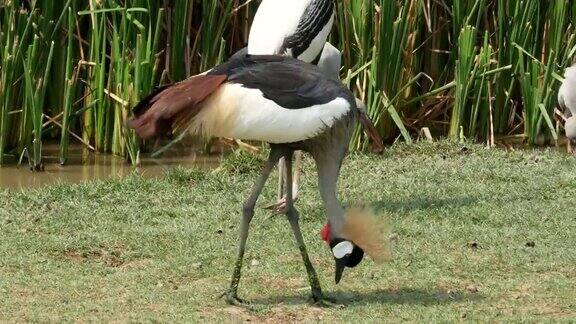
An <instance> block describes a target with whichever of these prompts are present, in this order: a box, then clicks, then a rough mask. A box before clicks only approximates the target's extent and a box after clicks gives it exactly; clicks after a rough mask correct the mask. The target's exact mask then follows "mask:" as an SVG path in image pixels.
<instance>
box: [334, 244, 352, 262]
mask: <svg viewBox="0 0 576 324" xmlns="http://www.w3.org/2000/svg"><path fill="white" fill-rule="evenodd" d="M353 249H354V245H352V243H351V242H349V241H342V242H340V243H338V244H336V245H335V246H334V247H333V248H332V254H333V255H334V257H335V258H336V259H342V258H343V257H345V256H347V255H349V254H352V250H353Z"/></svg>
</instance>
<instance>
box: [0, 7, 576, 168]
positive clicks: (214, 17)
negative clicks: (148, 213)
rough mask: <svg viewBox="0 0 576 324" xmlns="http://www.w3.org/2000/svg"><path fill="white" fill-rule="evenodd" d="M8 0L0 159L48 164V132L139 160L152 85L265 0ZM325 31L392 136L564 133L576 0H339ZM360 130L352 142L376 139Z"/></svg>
mask: <svg viewBox="0 0 576 324" xmlns="http://www.w3.org/2000/svg"><path fill="white" fill-rule="evenodd" d="M31 3H32V6H33V7H31V8H30V7H23V6H22V4H21V2H20V1H15V0H4V1H2V2H1V4H0V164H1V163H6V162H7V161H14V160H17V159H18V158H20V157H24V158H25V157H27V158H28V160H29V161H30V163H31V165H32V166H33V167H35V168H38V167H39V166H40V165H41V156H42V143H43V142H56V143H58V144H59V145H60V154H59V158H60V162H61V163H63V164H64V163H66V162H67V160H68V157H69V146H70V145H71V144H75V145H78V144H79V145H82V146H83V147H84V148H85V149H87V150H92V151H97V152H105V153H113V154H116V155H119V156H123V157H125V158H126V159H127V160H128V161H129V162H131V163H134V164H137V163H138V161H139V156H140V151H141V149H142V148H144V147H146V146H150V145H151V144H153V143H146V142H144V143H141V142H140V141H139V140H138V139H137V138H136V136H135V135H134V134H133V132H132V131H131V130H129V129H128V128H127V127H126V123H127V121H128V119H129V118H130V117H131V111H130V109H131V107H132V106H133V105H134V104H136V103H137V102H138V101H139V100H140V99H142V98H143V97H144V96H146V95H147V94H148V93H150V92H151V91H152V90H153V89H154V88H155V87H157V86H159V85H163V84H166V83H170V82H177V81H179V80H182V79H184V78H186V77H189V76H191V75H194V74H197V73H199V72H203V71H205V70H207V69H210V68H211V67H213V66H215V65H216V64H218V63H220V62H222V61H224V60H225V59H226V58H227V57H229V56H230V55H231V54H233V53H234V52H235V51H236V50H238V49H240V48H242V47H243V46H245V44H246V42H247V37H248V32H249V28H250V21H251V20H252V17H253V15H254V13H255V11H256V8H257V6H258V1H251V2H249V3H248V2H247V1H245V0H214V1H201V0H175V1H164V2H162V1H150V0H126V1H118V0H68V1H31ZM336 3H337V15H336V23H335V28H334V31H333V33H332V36H331V38H330V41H331V42H332V43H333V44H334V45H336V46H337V47H338V48H340V49H341V50H342V53H343V62H344V67H343V69H342V78H343V82H344V83H345V84H347V85H348V86H349V87H350V88H351V89H352V90H353V91H354V92H355V94H356V96H358V97H359V98H361V99H362V100H363V101H364V102H365V104H366V107H367V109H368V113H369V115H370V116H371V117H372V118H373V120H374V121H375V123H376V127H377V129H378V130H379V131H380V133H381V135H382V137H383V138H384V139H385V140H386V141H387V142H392V141H395V140H403V141H407V142H411V141H412V138H413V137H414V135H416V134H418V133H420V130H421V128H423V127H428V128H429V129H430V130H431V131H432V133H433V135H434V136H450V137H453V138H461V137H466V138H471V139H477V140H483V141H486V142H487V143H488V144H490V145H494V144H495V141H496V140H497V139H498V137H500V136H508V135H514V136H521V137H523V138H525V141H526V143H527V144H542V143H551V141H552V140H553V139H555V138H557V137H558V136H559V134H557V133H556V125H555V122H554V119H553V118H552V112H553V110H554V107H555V100H554V98H555V94H556V93H555V92H556V91H557V88H558V86H559V80H561V77H560V76H561V75H562V73H563V69H564V68H565V67H566V66H568V65H570V64H571V63H572V61H573V59H572V57H573V56H574V54H575V53H576V46H575V44H576V42H575V39H576V36H575V33H574V30H575V29H574V25H573V22H574V21H576V3H573V2H569V1H536V0H510V1H496V0H461V1H456V0H445V1H434V0H401V1H397V0H369V1H366V0H338V1H336ZM367 144H368V143H367V138H365V136H364V135H363V133H362V132H361V131H359V130H358V131H356V132H355V134H354V138H353V142H352V144H351V148H352V149H357V150H363V149H366V148H367V146H368V145H367Z"/></svg>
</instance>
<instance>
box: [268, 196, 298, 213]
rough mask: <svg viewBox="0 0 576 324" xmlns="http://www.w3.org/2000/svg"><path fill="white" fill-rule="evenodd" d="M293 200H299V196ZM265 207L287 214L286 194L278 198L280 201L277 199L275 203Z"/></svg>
mask: <svg viewBox="0 0 576 324" xmlns="http://www.w3.org/2000/svg"><path fill="white" fill-rule="evenodd" d="M293 200H294V202H296V201H297V200H298V197H295V198H294V199H293ZM264 209H268V210H272V211H274V212H275V213H276V214H278V215H284V214H286V196H284V197H282V198H280V199H278V201H276V202H275V203H272V204H270V205H267V206H266V207H264Z"/></svg>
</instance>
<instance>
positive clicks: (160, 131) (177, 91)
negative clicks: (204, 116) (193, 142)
mask: <svg viewBox="0 0 576 324" xmlns="http://www.w3.org/2000/svg"><path fill="white" fill-rule="evenodd" d="M227 79H228V77H227V76H226V75H213V74H212V75H199V76H194V77H191V78H189V79H187V80H184V81H182V82H179V83H176V84H173V85H170V86H165V87H163V88H160V89H158V90H156V91H154V92H153V93H152V94H151V95H149V96H148V97H147V98H146V99H144V100H142V101H141V102H140V103H139V104H138V105H137V106H136V107H135V108H134V110H133V111H134V116H135V118H134V119H132V120H130V122H129V125H130V127H132V128H133V129H134V130H135V131H136V133H137V134H138V135H139V136H140V137H141V138H143V139H149V138H152V137H156V136H162V135H168V134H169V133H170V132H171V131H172V123H173V122H174V120H175V119H177V118H178V117H179V115H182V114H184V115H186V116H187V118H191V117H193V116H194V115H196V114H197V113H198V109H199V108H198V107H199V104H200V103H201V102H203V101H204V100H205V99H206V98H208V96H210V95H211V94H212V93H214V91H216V90H217V89H218V88H219V87H220V86H221V85H222V84H223V83H224V82H226V80H227Z"/></svg>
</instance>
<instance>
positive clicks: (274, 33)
mask: <svg viewBox="0 0 576 324" xmlns="http://www.w3.org/2000/svg"><path fill="white" fill-rule="evenodd" d="M334 17H335V11H334V1H333V0H290V1H286V0H263V1H262V3H261V4H260V6H259V7H258V11H257V12H256V15H255V16H254V21H253V22H252V27H251V29H250V35H249V38H248V47H247V53H248V54H250V55H275V54H278V55H286V56H290V57H294V58H297V59H299V60H301V61H304V62H307V63H312V64H317V65H318V67H319V68H320V70H322V71H323V72H324V73H325V74H326V75H327V76H329V77H331V78H334V79H339V74H340V68H341V54H340V51H338V50H337V49H336V48H335V47H334V46H332V45H331V44H329V43H327V42H326V40H327V37H328V35H329V34H330V31H331V29H332V25H333V24H334ZM361 118H362V125H363V126H364V128H365V129H366V127H370V128H372V130H373V129H374V127H373V125H372V123H371V122H370V121H369V119H368V118H366V116H365V115H364V114H363V116H361ZM369 133H370V134H377V132H376V133H374V132H369ZM372 142H373V143H374V145H375V148H374V149H373V150H374V151H382V147H381V142H382V140H381V139H380V138H379V136H378V137H375V138H372ZM295 154H296V163H295V169H296V170H295V174H294V184H293V186H292V187H293V189H294V192H293V195H294V198H296V197H297V196H298V187H299V185H298V179H299V171H300V160H301V155H300V152H296V153H295ZM280 169H281V171H280V173H279V176H280V179H279V181H280V186H279V188H280V189H279V193H278V198H279V200H278V203H276V204H274V205H272V206H271V207H276V208H277V210H282V208H283V207H284V206H285V199H282V196H283V193H282V191H283V190H282V188H283V187H288V186H287V185H286V184H285V179H284V174H285V170H284V161H283V160H282V161H281V162H280Z"/></svg>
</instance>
